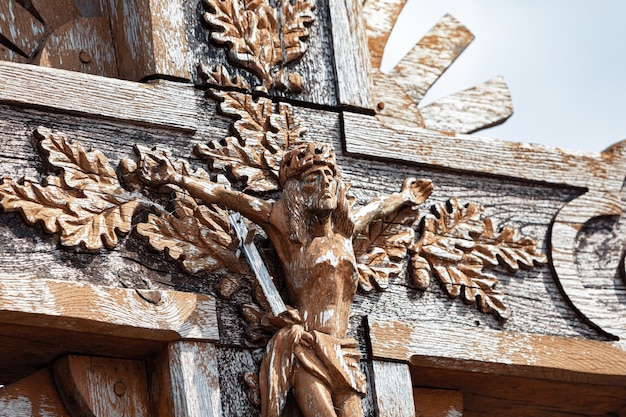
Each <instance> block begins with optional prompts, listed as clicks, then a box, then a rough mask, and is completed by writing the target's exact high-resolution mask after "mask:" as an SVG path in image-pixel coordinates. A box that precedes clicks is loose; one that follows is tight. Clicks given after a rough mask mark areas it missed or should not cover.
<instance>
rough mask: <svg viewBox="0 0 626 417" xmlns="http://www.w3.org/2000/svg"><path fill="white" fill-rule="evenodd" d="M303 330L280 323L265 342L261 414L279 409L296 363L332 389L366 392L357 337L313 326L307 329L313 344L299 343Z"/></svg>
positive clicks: (273, 415) (268, 416)
mask: <svg viewBox="0 0 626 417" xmlns="http://www.w3.org/2000/svg"><path fill="white" fill-rule="evenodd" d="M304 332H305V330H304V327H302V326H301V325H298V324H296V325H292V326H287V327H283V328H282V329H280V330H278V332H276V333H275V334H274V336H273V337H272V338H271V339H270V341H269V343H268V345H267V353H266V356H265V358H264V359H263V363H262V365H261V372H260V382H261V398H262V400H261V401H262V416H263V417H277V416H280V414H281V413H282V411H283V409H284V407H285V403H286V400H287V394H288V393H289V390H290V389H291V387H292V386H293V384H292V380H293V378H292V377H293V373H294V371H295V369H296V367H300V368H301V369H302V370H304V371H305V372H308V373H310V374H311V375H313V376H315V377H317V378H318V379H319V380H320V381H322V382H323V383H324V384H325V385H326V386H327V387H328V389H329V390H330V392H331V393H337V392H345V391H353V392H355V393H357V394H359V395H361V396H364V395H365V393H366V379H365V375H364V374H363V372H361V370H360V369H359V359H360V357H361V355H360V353H359V351H358V350H357V349H356V348H357V346H358V345H357V341H356V340H354V339H351V338H344V339H340V338H337V337H334V336H331V335H328V334H325V333H321V332H318V331H315V330H314V331H312V332H309V334H311V335H313V337H314V340H315V342H314V346H310V347H309V346H306V345H305V344H304V343H302V334H303V333H304Z"/></svg>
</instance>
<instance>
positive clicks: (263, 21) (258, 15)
mask: <svg viewBox="0 0 626 417" xmlns="http://www.w3.org/2000/svg"><path fill="white" fill-rule="evenodd" d="M204 2H205V4H206V5H207V6H208V7H209V12H208V13H205V14H204V19H205V21H206V22H207V23H208V24H209V25H210V26H211V27H212V28H213V31H212V32H211V35H210V36H211V40H212V41H213V42H215V43H217V44H218V45H224V46H226V47H227V48H228V58H229V60H230V61H231V62H232V63H233V64H234V65H237V66H239V67H241V68H244V69H246V70H248V71H250V72H252V73H253V74H254V75H255V76H257V77H258V78H259V79H260V81H261V86H260V87H259V88H258V89H259V90H261V91H268V90H269V89H270V88H272V87H275V88H278V89H280V90H282V91H287V92H294V93H299V92H300V91H302V77H301V76H299V75H298V74H293V73H291V74H290V73H288V72H287V71H286V69H285V68H284V66H285V65H288V64H290V63H292V62H294V61H297V60H298V59H300V58H301V57H302V56H303V55H304V53H305V52H306V50H307V47H306V44H305V43H304V41H305V40H306V39H307V38H308V36H309V33H310V29H309V28H310V25H311V23H312V22H313V14H312V11H313V10H314V9H315V5H314V4H313V3H312V2H310V1H306V0H296V2H295V3H294V4H293V5H292V4H291V2H290V1H285V2H284V3H285V4H284V5H283V16H282V19H279V17H278V12H277V10H276V9H274V8H272V7H271V6H270V5H269V2H267V1H259V0H204ZM281 20H284V22H283V23H282V25H281V22H280V21H281Z"/></svg>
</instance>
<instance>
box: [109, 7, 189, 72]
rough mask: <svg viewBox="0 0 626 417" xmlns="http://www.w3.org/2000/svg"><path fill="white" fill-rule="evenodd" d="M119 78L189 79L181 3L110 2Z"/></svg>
mask: <svg viewBox="0 0 626 417" xmlns="http://www.w3.org/2000/svg"><path fill="white" fill-rule="evenodd" d="M109 4H110V9H109V10H110V16H111V29H112V31H113V37H114V39H115V51H116V53H117V62H118V63H119V65H118V67H119V76H120V78H123V79H127V80H132V81H139V80H142V79H144V78H146V77H155V76H168V77H176V78H181V79H190V78H191V75H190V72H189V71H190V64H189V62H188V59H187V39H186V36H185V24H184V13H183V5H182V1H181V0H110V3H109Z"/></svg>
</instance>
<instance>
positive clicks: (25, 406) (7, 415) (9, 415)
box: [0, 395, 33, 417]
mask: <svg viewBox="0 0 626 417" xmlns="http://www.w3.org/2000/svg"><path fill="white" fill-rule="evenodd" d="M32 415H33V405H32V404H31V402H30V400H29V399H28V398H27V397H24V396H23V395H19V396H18V397H17V398H10V399H6V400H1V401H0V417H30V416H32Z"/></svg>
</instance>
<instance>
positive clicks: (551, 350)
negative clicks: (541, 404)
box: [369, 318, 626, 386]
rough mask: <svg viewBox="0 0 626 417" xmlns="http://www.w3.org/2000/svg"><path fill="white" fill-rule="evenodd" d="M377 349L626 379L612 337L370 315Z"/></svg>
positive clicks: (531, 371)
mask: <svg viewBox="0 0 626 417" xmlns="http://www.w3.org/2000/svg"><path fill="white" fill-rule="evenodd" d="M369 330H370V336H371V344H372V355H373V356H374V358H378V359H388V360H399V361H406V362H410V363H411V364H412V365H415V366H422V367H435V368H446V369H459V370H460V369H463V370H469V371H472V372H483V373H498V374H501V375H511V376H520V377H534V378H543V379H545V380H553V381H565V382H575V383H587V384H599V385H620V386H625V385H626V352H625V351H624V350H622V349H620V348H618V347H616V346H613V345H611V344H610V343H606V342H604V343H603V342H597V341H590V340H582V339H575V338H571V339H568V338H562V337H555V336H542V335H534V334H529V333H514V332H498V331H493V330H486V329H482V330H481V331H480V332H470V331H467V330H460V329H455V328H454V327H450V326H441V327H439V328H438V329H437V331H436V332H434V331H433V329H432V328H430V327H429V326H423V325H420V324H419V323H410V322H401V321H385V320H383V319H374V318H370V319H369Z"/></svg>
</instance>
